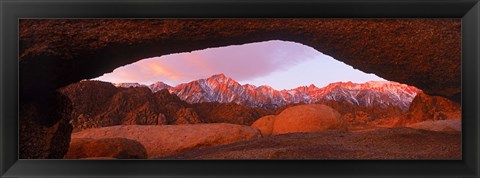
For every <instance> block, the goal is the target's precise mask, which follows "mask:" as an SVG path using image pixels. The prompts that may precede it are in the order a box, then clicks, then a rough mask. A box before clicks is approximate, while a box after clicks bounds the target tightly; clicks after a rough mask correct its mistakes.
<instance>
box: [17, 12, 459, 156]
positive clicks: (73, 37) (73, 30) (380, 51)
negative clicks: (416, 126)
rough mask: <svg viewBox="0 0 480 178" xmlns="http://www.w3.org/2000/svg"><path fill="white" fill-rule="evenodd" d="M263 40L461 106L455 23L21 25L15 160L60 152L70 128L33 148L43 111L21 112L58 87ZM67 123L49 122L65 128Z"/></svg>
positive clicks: (42, 21)
mask: <svg viewBox="0 0 480 178" xmlns="http://www.w3.org/2000/svg"><path fill="white" fill-rule="evenodd" d="M266 40H286V41H294V42H299V43H302V44H305V45H308V46H311V47H313V48H315V49H317V50H319V51H321V52H322V53H324V54H327V55H330V56H332V57H334V58H335V59H337V60H339V61H342V62H345V63H346V64H349V65H351V66H353V67H354V68H357V69H360V70H362V71H364V72H367V73H375V74H377V75H378V76H380V77H382V78H385V79H387V80H391V81H397V82H401V83H405V84H408V85H412V86H416V87H417V88H419V89H422V90H423V91H425V92H426V93H427V94H432V95H440V96H444V97H447V98H449V99H453V100H455V101H457V102H459V101H460V96H461V95H460V92H461V90H460V86H461V85H460V82H461V68H460V64H461V62H460V61H461V55H460V54H461V52H460V49H461V21H460V20H459V19H229V20H224V19H195V20H193V19H178V20H177V19H175V20H173V19H169V20H136V19H135V20H129V19H104V20H101V19H94V20H91V19H21V20H20V21H19V85H20V86H21V87H20V91H19V97H20V113H30V115H27V114H21V115H23V116H20V117H21V119H22V118H23V122H22V121H21V123H20V128H21V130H20V131H22V128H23V129H24V130H23V131H25V130H28V131H29V132H25V133H22V134H24V135H23V136H22V135H21V136H20V137H21V138H20V142H21V143H20V148H19V150H20V153H21V154H23V153H25V155H27V156H21V157H24V158H47V157H48V156H46V155H57V154H58V155H61V154H59V153H61V152H65V150H63V151H60V152H57V151H54V150H52V151H50V150H49V149H46V148H47V147H45V145H48V144H47V143H50V142H56V141H58V142H61V143H68V141H69V140H68V135H69V134H68V133H69V132H67V130H68V129H61V130H64V131H63V132H56V133H58V137H55V140H52V139H51V137H46V136H45V137H43V138H41V139H43V140H44V141H45V142H43V143H41V144H40V143H37V142H36V140H32V139H30V138H34V137H36V136H35V135H34V134H35V133H36V132H32V131H33V130H41V128H42V127H43V126H44V125H37V124H28V123H34V122H36V121H37V120H45V119H46V117H41V116H44V115H48V114H49V113H48V112H46V111H43V110H37V111H35V112H36V113H33V111H27V110H25V109H29V110H32V108H31V107H28V106H25V105H27V104H28V103H39V102H41V100H42V98H48V97H49V96H50V95H51V93H53V92H54V91H55V90H57V89H59V88H61V87H65V86H67V85H69V84H72V83H75V82H78V81H80V80H82V79H85V78H94V77H97V76H100V75H102V74H104V73H106V72H110V71H113V69H115V68H117V67H119V66H123V65H126V64H130V63H133V62H135V61H137V60H140V59H144V58H148V57H154V56H161V55H165V54H172V53H178V52H187V51H192V50H198V49H205V48H209V47H219V46H226V45H235V44H245V43H251V42H259V41H266ZM432 44H435V45H432ZM58 109H60V108H58ZM165 115H167V114H165ZM65 119H67V120H68V119H69V118H68V117H64V118H61V119H57V120H56V122H55V124H59V125H64V126H66V124H65V123H68V122H64V120H65ZM46 120H49V119H46ZM42 122H43V121H42ZM67 125H68V124H67ZM32 127H36V128H32ZM61 128H67V127H61ZM42 132H43V131H42ZM62 134H63V135H62ZM22 137H23V138H24V139H22ZM58 145H61V144H58ZM66 147H68V146H66ZM22 150H24V151H22ZM27 150H30V151H27ZM26 152H29V153H26ZM34 152H38V153H34ZM55 157H56V156H55Z"/></svg>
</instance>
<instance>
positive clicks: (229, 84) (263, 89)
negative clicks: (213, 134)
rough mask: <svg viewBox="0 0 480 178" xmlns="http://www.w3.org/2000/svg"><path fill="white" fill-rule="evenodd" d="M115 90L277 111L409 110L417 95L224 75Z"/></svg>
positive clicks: (380, 86)
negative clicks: (304, 106)
mask: <svg viewBox="0 0 480 178" xmlns="http://www.w3.org/2000/svg"><path fill="white" fill-rule="evenodd" d="M114 85H115V86H116V87H127V88H128V87H148V88H149V89H150V90H151V91H152V92H153V93H155V92H158V91H160V90H162V89H167V90H168V91H169V92H170V93H174V94H176V95H177V96H178V97H179V98H180V99H182V100H184V101H186V102H188V103H202V102H220V103H237V104H242V105H247V106H254V107H261V108H267V109H277V108H280V107H283V106H286V105H288V104H292V103H318V102H325V101H331V100H333V101H340V102H347V103H350V104H354V105H359V106H371V105H379V106H381V107H387V106H390V105H394V106H397V107H399V108H401V109H402V110H407V109H408V107H409V106H410V103H411V102H412V100H413V98H414V97H415V96H416V94H417V93H418V92H419V91H421V90H419V89H417V88H415V87H413V86H408V85H405V84H400V83H397V82H391V81H369V82H365V83H353V82H351V81H348V82H335V83H330V84H328V85H326V86H324V87H321V88H319V87H317V86H315V85H314V84H310V85H305V86H298V87H296V88H293V89H288V90H286V89H283V90H276V89H274V88H272V87H270V86H268V85H260V86H255V85H252V84H243V85H242V84H240V83H239V82H237V81H235V80H234V79H232V78H229V77H227V76H225V75H224V74H215V75H212V76H211V77H209V78H205V79H199V80H194V81H191V82H187V83H182V84H179V85H177V86H175V87H173V86H170V85H167V84H165V83H163V82H156V83H153V84H151V85H148V86H147V85H142V84H138V83H115V84H114Z"/></svg>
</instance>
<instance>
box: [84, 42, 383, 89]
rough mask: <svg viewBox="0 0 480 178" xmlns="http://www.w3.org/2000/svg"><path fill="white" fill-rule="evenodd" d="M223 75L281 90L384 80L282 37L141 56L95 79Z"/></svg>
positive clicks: (174, 80)
mask: <svg viewBox="0 0 480 178" xmlns="http://www.w3.org/2000/svg"><path fill="white" fill-rule="evenodd" d="M220 73H223V74H225V75H226V76H227V77H230V78H232V79H234V80H236V81H238V82H239V83H240V84H253V85H256V86H260V85H268V86H271V87H273V88H275V89H277V90H282V89H292V88H296V87H299V86H308V85H310V84H314V85H315V86H317V87H323V86H326V85H328V84H329V83H333V82H339V81H343V82H347V81H351V82H354V83H364V82H367V81H385V80H384V79H382V78H380V77H378V76H376V75H374V74H367V73H364V72H362V71H360V70H357V69H353V67H351V66H349V65H346V64H344V63H343V62H340V61H337V60H335V59H334V58H332V57H330V56H328V55H325V54H323V53H321V52H319V51H317V50H315V49H313V48H311V47H309V46H305V45H302V44H300V43H295V42H287V41H279V40H273V41H265V42H258V43H249V44H244V45H233V46H226V47H219V48H208V49H204V50H198V51H192V52H186V53H177V54H170V55H164V56H160V57H153V58H148V59H143V60H140V61H138V62H135V63H132V64H129V65H126V66H123V67H119V68H117V69H115V70H114V71H113V72H112V73H106V74H104V75H102V76H100V77H98V78H95V79H93V80H101V81H107V82H112V83H126V82H136V83H141V84H146V85H149V84H152V83H155V82H158V81H161V82H164V83H166V84H169V85H171V86H176V85H178V84H180V83H186V82H190V81H193V80H198V79H202V78H208V77H210V76H212V75H215V74H220Z"/></svg>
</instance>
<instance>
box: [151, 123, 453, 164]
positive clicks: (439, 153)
mask: <svg viewBox="0 0 480 178" xmlns="http://www.w3.org/2000/svg"><path fill="white" fill-rule="evenodd" d="M460 136H461V135H460V132H432V131H426V130H417V129H411V128H391V129H379V130H370V131H358V132H338V131H324V132H316V133H290V134H284V135H276V136H270V137H263V138H261V139H255V140H250V141H246V142H239V143H234V144H229V145H223V146H216V147H210V148H206V149H200V150H194V151H189V152H184V153H181V154H176V155H172V156H168V157H159V158H158V159H320V160H387V159H389V160H392V159H393V160H418V159H420V160H459V159H461V158H462V154H461V150H462V147H461V139H460Z"/></svg>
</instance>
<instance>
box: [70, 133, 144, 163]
mask: <svg viewBox="0 0 480 178" xmlns="http://www.w3.org/2000/svg"><path fill="white" fill-rule="evenodd" d="M64 158H65V159H80V158H117V159H145V158H147V150H145V147H143V145H142V144H140V143H139V142H137V141H135V140H130V139H126V138H104V139H90V138H76V139H72V141H71V142H70V149H69V150H68V152H67V154H66V155H65V157H64Z"/></svg>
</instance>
